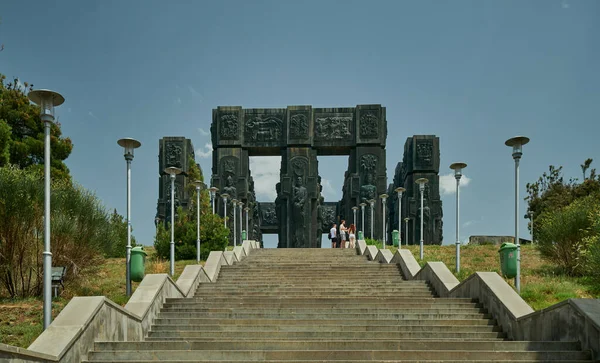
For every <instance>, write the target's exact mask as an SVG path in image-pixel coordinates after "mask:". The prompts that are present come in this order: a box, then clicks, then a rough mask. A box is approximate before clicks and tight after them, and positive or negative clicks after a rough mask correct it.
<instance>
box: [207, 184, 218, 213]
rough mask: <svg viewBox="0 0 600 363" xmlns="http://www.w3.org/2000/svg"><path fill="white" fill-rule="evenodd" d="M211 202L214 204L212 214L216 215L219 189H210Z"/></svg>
mask: <svg viewBox="0 0 600 363" xmlns="http://www.w3.org/2000/svg"><path fill="white" fill-rule="evenodd" d="M209 190H210V202H211V204H212V214H215V197H216V194H217V192H218V191H219V188H217V187H210V189H209Z"/></svg>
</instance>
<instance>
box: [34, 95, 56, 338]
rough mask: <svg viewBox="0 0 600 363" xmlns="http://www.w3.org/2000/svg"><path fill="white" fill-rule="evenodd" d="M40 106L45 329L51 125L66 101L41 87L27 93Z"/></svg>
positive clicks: (46, 320)
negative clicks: (42, 162) (57, 110)
mask: <svg viewBox="0 0 600 363" xmlns="http://www.w3.org/2000/svg"><path fill="white" fill-rule="evenodd" d="M27 97H29V99H30V100H31V102H33V103H35V104H36V105H38V106H40V119H41V120H42V121H43V122H44V252H43V253H42V255H43V256H44V330H45V329H46V328H48V326H50V322H51V321H52V253H51V252H50V127H51V125H52V123H53V122H54V107H55V106H60V105H62V104H63V102H65V98H64V97H63V96H61V95H60V93H57V92H54V91H50V90H46V89H39V90H35V91H31V92H29V93H28V94H27Z"/></svg>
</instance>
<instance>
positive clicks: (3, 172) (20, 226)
mask: <svg viewBox="0 0 600 363" xmlns="http://www.w3.org/2000/svg"><path fill="white" fill-rule="evenodd" d="M0 185H1V186H2V187H1V188H0V221H2V223H0V284H1V285H2V287H3V288H4V290H5V293H6V294H7V295H9V296H11V297H15V296H21V297H26V296H35V295H39V294H40V293H41V288H42V271H43V269H42V252H43V250H44V240H43V239H44V236H43V232H44V223H43V222H44V221H43V220H44V183H43V179H42V178H41V177H40V176H39V175H38V174H37V173H35V172H33V171H32V170H23V169H19V168H18V167H16V166H5V167H0ZM50 223H51V252H52V263H53V265H54V266H66V267H67V273H68V275H70V276H76V275H78V274H79V272H80V271H81V270H82V269H85V268H86V267H88V266H91V265H93V264H94V263H96V262H97V261H98V259H99V258H101V255H102V254H106V255H117V254H118V253H117V252H116V251H115V250H114V249H115V245H116V244H118V243H119V242H118V241H117V240H116V239H115V235H117V234H118V231H115V228H119V227H121V228H122V224H120V225H116V224H113V223H111V220H110V218H109V215H108V213H107V212H106V210H105V209H104V207H103V206H102V205H101V204H100V202H99V200H98V199H97V198H96V196H95V195H94V194H93V193H91V192H89V191H87V190H85V189H83V188H82V187H80V186H77V185H75V186H73V185H72V184H71V183H70V181H68V180H57V181H54V182H53V184H52V194H51V219H50ZM121 255H124V249H123V252H122V253H121Z"/></svg>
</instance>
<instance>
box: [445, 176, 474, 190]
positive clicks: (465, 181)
mask: <svg viewBox="0 0 600 363" xmlns="http://www.w3.org/2000/svg"><path fill="white" fill-rule="evenodd" d="M470 182H471V178H469V177H467V176H466V175H464V174H463V176H462V178H461V179H460V187H461V188H464V187H466V186H468V185H469V183H470ZM455 193H456V179H454V173H448V174H446V175H440V194H441V195H451V194H455Z"/></svg>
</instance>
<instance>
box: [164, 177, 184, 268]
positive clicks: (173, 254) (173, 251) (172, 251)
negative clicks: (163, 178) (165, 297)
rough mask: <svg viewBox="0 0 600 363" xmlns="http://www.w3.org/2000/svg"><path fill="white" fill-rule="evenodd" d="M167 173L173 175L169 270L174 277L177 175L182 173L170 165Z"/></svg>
mask: <svg viewBox="0 0 600 363" xmlns="http://www.w3.org/2000/svg"><path fill="white" fill-rule="evenodd" d="M165 173H167V174H169V175H170V176H171V252H170V270H169V271H170V273H171V277H172V276H173V275H175V176H176V175H178V174H181V169H179V168H175V167H173V166H170V167H168V168H166V169H165Z"/></svg>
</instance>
